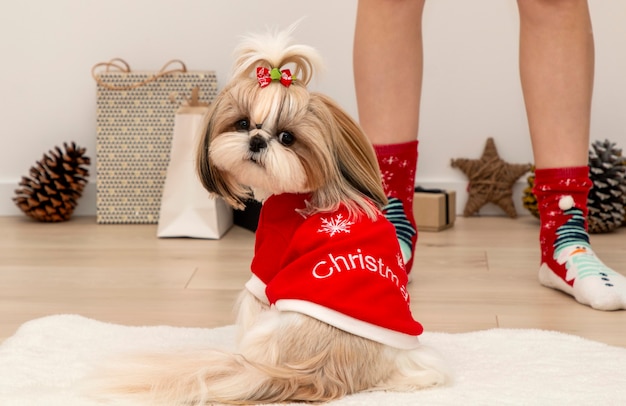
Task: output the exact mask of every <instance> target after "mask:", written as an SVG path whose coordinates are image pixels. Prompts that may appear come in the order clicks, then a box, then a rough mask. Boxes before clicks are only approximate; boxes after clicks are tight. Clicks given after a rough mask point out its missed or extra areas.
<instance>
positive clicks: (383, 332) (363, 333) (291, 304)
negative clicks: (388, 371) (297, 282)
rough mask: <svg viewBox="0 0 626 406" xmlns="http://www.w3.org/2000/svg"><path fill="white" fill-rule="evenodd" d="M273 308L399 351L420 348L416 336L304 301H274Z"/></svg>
mask: <svg viewBox="0 0 626 406" xmlns="http://www.w3.org/2000/svg"><path fill="white" fill-rule="evenodd" d="M275 307H276V309H278V310H279V311H291V312H297V313H302V314H306V315H307V316H310V317H313V318H314V319H317V320H319V321H322V322H324V323H327V324H330V325H331V326H334V327H337V328H338V329H340V330H344V331H347V332H348V333H351V334H354V335H357V336H359V337H363V338H367V339H369V340H372V341H376V342H378V343H381V344H385V345H388V346H390V347H394V348H399V349H401V350H412V349H414V348H417V347H419V346H420V342H419V339H418V337H416V336H412V335H409V334H404V333H400V332H398V331H393V330H389V329H386V328H383V327H380V326H376V325H374V324H370V323H366V322H364V321H362V320H357V319H355V318H353V317H350V316H346V315H345V314H343V313H339V312H337V311H335V310H332V309H329V308H327V307H324V306H320V305H318V304H315V303H311V302H307V301H304V300H297V299H281V300H278V301H276V304H275Z"/></svg>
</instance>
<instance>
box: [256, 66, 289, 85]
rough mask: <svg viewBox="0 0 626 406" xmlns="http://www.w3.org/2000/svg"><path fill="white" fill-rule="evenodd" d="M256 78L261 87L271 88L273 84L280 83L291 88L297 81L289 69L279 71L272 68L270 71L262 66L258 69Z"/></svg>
mask: <svg viewBox="0 0 626 406" xmlns="http://www.w3.org/2000/svg"><path fill="white" fill-rule="evenodd" d="M256 78H257V80H258V81H259V85H261V87H266V86H269V84H270V83H272V82H280V83H281V84H282V85H283V86H285V87H289V86H291V83H292V82H293V81H294V80H295V79H296V78H295V77H293V76H292V75H291V71H290V70H289V69H283V70H278V68H272V69H271V70H270V69H268V68H265V67H262V66H259V67H258V68H256Z"/></svg>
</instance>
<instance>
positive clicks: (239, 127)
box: [235, 118, 250, 131]
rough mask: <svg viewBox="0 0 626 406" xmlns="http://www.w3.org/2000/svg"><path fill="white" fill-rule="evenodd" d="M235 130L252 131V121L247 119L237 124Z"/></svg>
mask: <svg viewBox="0 0 626 406" xmlns="http://www.w3.org/2000/svg"><path fill="white" fill-rule="evenodd" d="M235 129H236V130H237V131H248V130H250V121H249V120H248V119H247V118H243V119H241V120H239V121H237V122H236V123H235Z"/></svg>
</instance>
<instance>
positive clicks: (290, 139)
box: [278, 131, 296, 147]
mask: <svg viewBox="0 0 626 406" xmlns="http://www.w3.org/2000/svg"><path fill="white" fill-rule="evenodd" d="M278 141H279V142H280V143H281V144H283V145H285V146H287V147H288V146H290V145H293V143H294V142H296V138H295V137H294V136H293V134H292V133H290V132H289V131H281V132H280V134H278Z"/></svg>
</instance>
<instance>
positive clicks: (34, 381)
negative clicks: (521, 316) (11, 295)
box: [0, 315, 626, 406]
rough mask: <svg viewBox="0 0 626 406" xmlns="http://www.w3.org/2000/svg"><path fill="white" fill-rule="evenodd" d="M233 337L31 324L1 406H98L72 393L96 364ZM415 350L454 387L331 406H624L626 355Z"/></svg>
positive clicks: (555, 345) (70, 321) (506, 341)
mask: <svg viewBox="0 0 626 406" xmlns="http://www.w3.org/2000/svg"><path fill="white" fill-rule="evenodd" d="M233 336H234V328H233V326H227V327H220V328H215V329H200V328H175V327H165V326H163V327H127V326H120V325H114V324H107V323H102V322H99V321H95V320H91V319H87V318H84V317H80V316H75V315H58V316H50V317H45V318H42V319H37V320H33V321H30V322H28V323H25V324H24V325H23V326H22V327H21V328H20V329H19V330H18V331H17V332H16V333H15V335H14V336H13V337H11V338H9V339H7V340H6V341H5V342H4V343H2V345H0V405H2V406H17V405H20V406H21V405H24V406H26V405H28V406H32V405H38V406H39V405H41V406H57V405H58V406H74V405H76V406H95V405H100V403H97V402H95V401H94V400H91V399H88V398H86V397H84V395H82V394H81V393H80V391H78V390H77V389H76V388H77V385H76V383H78V382H80V380H81V378H82V377H84V376H85V375H86V374H88V373H89V372H90V371H91V370H92V369H93V367H94V365H96V364H97V363H98V361H99V360H101V359H103V358H107V357H108V356H111V355H113V354H116V353H119V352H121V351H128V350H132V349H137V348H140V349H142V350H146V349H153V350H166V349H170V348H181V347H185V348H192V347H203V346H207V345H210V346H217V347H220V348H229V347H231V346H232V341H233ZM422 342H423V343H425V344H428V345H431V346H433V347H435V348H436V349H438V350H439V351H440V352H442V353H443V354H444V355H445V356H446V357H447V358H448V359H449V362H450V364H451V366H452V368H453V370H454V372H455V382H454V383H453V384H452V385H451V386H449V387H445V388H439V389H432V390H427V391H423V392H417V393H385V392H376V393H367V394H363V393H361V394H357V395H353V396H349V397H347V398H344V399H341V400H339V401H336V402H331V405H332V406H340V405H341V406H348V405H354V406H356V405H359V406H362V405H372V406H374V405H394V406H395V405H464V406H468V405H603V406H604V405H618V404H619V405H623V404H626V348H621V347H612V346H608V345H605V344H601V343H597V342H594V341H589V340H585V339H582V338H579V337H576V336H570V335H565V334H561V333H555V332H549V331H541V330H505V329H494V330H485V331H479V332H474V333H463V334H446V333H424V335H423V338H422ZM107 404H111V403H107ZM118 404H119V405H121V403H116V405H118ZM124 404H125V405H126V404H128V403H124Z"/></svg>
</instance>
